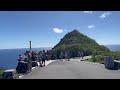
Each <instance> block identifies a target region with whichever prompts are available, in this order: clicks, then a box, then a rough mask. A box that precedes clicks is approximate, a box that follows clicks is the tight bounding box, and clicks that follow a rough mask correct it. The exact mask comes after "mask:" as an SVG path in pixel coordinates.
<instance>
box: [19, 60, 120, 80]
mask: <svg viewBox="0 0 120 90" xmlns="http://www.w3.org/2000/svg"><path fill="white" fill-rule="evenodd" d="M21 79H120V70H108V69H106V68H105V67H104V65H103V64H92V63H86V62H85V61H80V59H79V58H77V59H70V61H65V60H63V61H60V60H56V61H54V62H52V63H50V64H49V65H48V66H46V67H42V68H39V67H37V68H35V69H34V70H33V71H32V72H31V73H29V74H27V75H24V76H23V77H22V78H21Z"/></svg>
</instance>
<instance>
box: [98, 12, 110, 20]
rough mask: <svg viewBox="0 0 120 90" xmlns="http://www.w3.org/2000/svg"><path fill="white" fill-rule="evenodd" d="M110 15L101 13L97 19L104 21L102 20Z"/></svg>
mask: <svg viewBox="0 0 120 90" xmlns="http://www.w3.org/2000/svg"><path fill="white" fill-rule="evenodd" d="M110 14H111V13H110V12H106V13H103V14H102V15H100V16H99V17H100V18H101V19H104V18H106V17H107V16H109V15H110Z"/></svg>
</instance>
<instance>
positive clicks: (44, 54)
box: [42, 50, 46, 66]
mask: <svg viewBox="0 0 120 90" xmlns="http://www.w3.org/2000/svg"><path fill="white" fill-rule="evenodd" d="M45 60H46V53H45V50H43V53H42V64H44V65H43V66H45Z"/></svg>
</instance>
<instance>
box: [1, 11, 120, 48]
mask: <svg viewBox="0 0 120 90" xmlns="http://www.w3.org/2000/svg"><path fill="white" fill-rule="evenodd" d="M74 29H77V30H78V31H79V32H81V33H83V34H84V35H87V36H88V37H90V38H92V39H94V40H96V42H97V43H99V44H100V45H110V44H120V40H119V38H120V11H0V42H1V43H0V49H11V48H27V47H29V41H32V47H34V48H37V47H53V46H55V45H56V44H57V43H58V42H59V41H60V39H61V38H63V37H64V35H65V34H67V33H68V32H71V31H72V30H74Z"/></svg>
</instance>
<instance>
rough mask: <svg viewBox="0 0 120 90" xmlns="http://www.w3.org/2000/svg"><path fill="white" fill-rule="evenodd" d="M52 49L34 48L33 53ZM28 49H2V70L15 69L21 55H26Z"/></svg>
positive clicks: (0, 56)
mask: <svg viewBox="0 0 120 90" xmlns="http://www.w3.org/2000/svg"><path fill="white" fill-rule="evenodd" d="M50 49H51V48H32V51H36V52H39V51H40V50H50ZM26 50H29V49H28V48H23V49H0V68H3V69H15V68H16V66H17V64H18V57H19V55H20V54H21V55H24V53H25V51H26Z"/></svg>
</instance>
